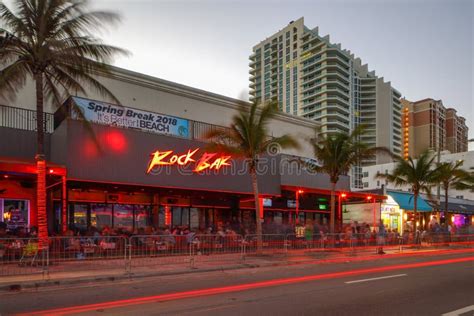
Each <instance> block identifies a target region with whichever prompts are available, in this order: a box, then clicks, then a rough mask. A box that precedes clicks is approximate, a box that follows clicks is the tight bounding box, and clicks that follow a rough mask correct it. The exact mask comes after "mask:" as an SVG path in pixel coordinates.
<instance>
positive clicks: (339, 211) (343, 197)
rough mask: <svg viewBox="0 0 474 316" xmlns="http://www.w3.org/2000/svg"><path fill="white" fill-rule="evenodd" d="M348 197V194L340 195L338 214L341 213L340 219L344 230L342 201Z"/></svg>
mask: <svg viewBox="0 0 474 316" xmlns="http://www.w3.org/2000/svg"><path fill="white" fill-rule="evenodd" d="M346 197H347V193H341V194H339V195H338V203H337V205H338V209H339V210H338V213H339V219H340V221H341V225H340V227H341V228H342V222H343V219H342V199H345V198H346Z"/></svg>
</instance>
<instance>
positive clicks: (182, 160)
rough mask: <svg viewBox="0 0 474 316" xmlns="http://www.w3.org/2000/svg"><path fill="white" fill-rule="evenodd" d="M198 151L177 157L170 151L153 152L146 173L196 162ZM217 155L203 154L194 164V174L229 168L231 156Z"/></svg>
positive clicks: (189, 151)
mask: <svg viewBox="0 0 474 316" xmlns="http://www.w3.org/2000/svg"><path fill="white" fill-rule="evenodd" d="M198 151H199V148H196V149H194V150H191V149H190V150H188V152H187V153H185V154H182V155H179V154H174V153H173V151H172V150H168V151H159V150H157V151H155V152H153V153H152V154H151V159H150V162H149V164H148V168H147V171H146V173H150V172H151V171H152V170H153V169H155V168H158V167H160V166H170V165H179V166H185V165H188V164H190V163H193V162H196V160H195V159H194V156H195V154H196V153H197V152H198ZM216 156H217V153H206V152H205V153H203V154H202V156H201V158H200V159H199V160H198V162H197V163H196V166H195V168H194V170H193V171H194V172H201V171H204V170H206V169H209V170H219V169H220V168H222V167H223V166H230V163H229V160H230V158H231V156H217V157H216Z"/></svg>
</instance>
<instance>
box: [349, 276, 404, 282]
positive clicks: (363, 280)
mask: <svg viewBox="0 0 474 316" xmlns="http://www.w3.org/2000/svg"><path fill="white" fill-rule="evenodd" d="M402 276H406V274H394V275H387V276H383V277H378V278H370V279H362V280H355V281H347V282H344V283H346V284H352V283H360V282H369V281H375V280H383V279H391V278H399V277H402Z"/></svg>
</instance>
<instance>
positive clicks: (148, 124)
mask: <svg viewBox="0 0 474 316" xmlns="http://www.w3.org/2000/svg"><path fill="white" fill-rule="evenodd" d="M72 99H73V101H74V103H75V104H76V106H77V108H76V111H74V109H73V111H72V113H71V117H72V118H73V119H80V118H81V116H80V115H79V114H78V113H77V110H80V111H81V112H82V116H83V118H85V119H86V120H88V121H90V122H94V123H98V124H102V125H110V126H118V127H125V128H131V129H137V130H141V131H145V132H152V133H157V134H166V135H173V136H179V137H184V138H189V122H188V120H186V119H182V118H178V117H174V116H169V115H162V114H156V113H152V112H148V111H142V110H137V109H133V108H129V107H126V106H120V105H114V104H109V103H106V102H101V101H94V100H88V99H83V98H79V97H73V98H72Z"/></svg>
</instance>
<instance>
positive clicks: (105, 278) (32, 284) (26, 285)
mask: <svg viewBox="0 0 474 316" xmlns="http://www.w3.org/2000/svg"><path fill="white" fill-rule="evenodd" d="M283 264H284V263H272V264H240V265H232V266H218V267H213V268H202V269H201V268H192V269H191V268H190V269H183V270H176V271H168V272H151V273H136V274H135V273H124V274H118V275H117V274H115V275H101V276H94V277H80V278H67V279H66V278H65V279H58V280H41V281H24V282H17V283H11V284H7V285H0V292H2V291H3V292H16V291H22V290H27V289H39V288H48V287H53V286H61V285H76V284H87V283H97V282H113V281H119V280H127V279H128V280H132V279H140V278H146V277H159V276H170V275H183V274H190V273H205V272H215V271H225V270H238V269H248V268H259V267H264V266H276V265H283Z"/></svg>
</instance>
